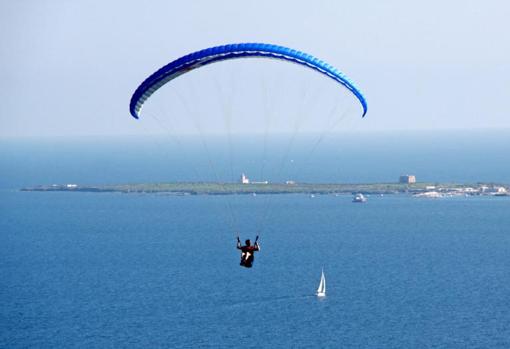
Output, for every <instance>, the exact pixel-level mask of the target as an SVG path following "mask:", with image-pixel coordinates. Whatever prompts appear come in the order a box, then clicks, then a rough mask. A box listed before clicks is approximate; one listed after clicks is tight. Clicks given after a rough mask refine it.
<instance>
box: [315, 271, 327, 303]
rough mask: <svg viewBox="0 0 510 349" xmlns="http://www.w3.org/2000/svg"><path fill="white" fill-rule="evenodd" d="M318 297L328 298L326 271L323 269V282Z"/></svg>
mask: <svg viewBox="0 0 510 349" xmlns="http://www.w3.org/2000/svg"><path fill="white" fill-rule="evenodd" d="M317 297H326V277H325V276H324V269H322V274H321V282H320V283H319V288H318V289H317Z"/></svg>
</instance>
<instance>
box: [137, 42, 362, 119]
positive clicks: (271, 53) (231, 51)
mask: <svg viewBox="0 0 510 349" xmlns="http://www.w3.org/2000/svg"><path fill="white" fill-rule="evenodd" d="M247 57H261V58H272V59H278V60H284V61H289V62H293V63H297V64H300V65H302V66H305V67H309V68H311V69H314V70H316V71H318V72H320V73H321V74H324V75H325V76H328V77H330V78H331V79H333V80H335V81H337V82H338V83H339V84H341V86H343V87H345V88H347V89H348V90H349V91H350V92H351V93H352V94H353V95H354V96H355V97H356V98H357V99H358V101H359V102H360V103H361V106H362V108H363V114H362V116H365V114H366V113H367V102H366V100H365V97H364V96H363V94H362V93H361V92H360V91H359V90H358V88H356V87H355V86H354V84H353V83H352V82H351V81H350V80H349V79H348V78H347V77H346V76H345V75H344V74H342V73H341V72H340V71H339V70H338V69H336V68H335V67H333V66H331V65H329V64H328V63H326V62H324V61H321V60H319V59H317V58H315V57H313V56H311V55H309V54H306V53H304V52H301V51H296V50H293V49H290V48H287V47H283V46H277V45H270V44H261V43H241V44H231V45H224V46H216V47H211V48H207V49H204V50H201V51H197V52H193V53H190V54H188V55H186V56H183V57H181V58H179V59H177V60H175V61H173V62H170V63H169V64H167V65H165V66H164V67H162V68H161V69H159V70H158V71H156V72H155V73H154V74H152V75H151V76H149V77H148V78H147V79H146V80H145V81H144V82H143V83H142V84H141V85H140V86H139V87H138V88H137V89H136V91H135V93H134V94H133V96H132V97H131V102H130V104H129V111H130V113H131V115H132V116H133V117H134V118H136V119H138V118H139V116H140V112H141V109H142V106H143V104H144V103H145V101H146V100H147V99H148V98H149V97H150V96H151V95H152V94H153V93H154V92H155V91H157V90H158V89H159V88H160V87H162V86H163V85H165V84H166V83H167V82H169V81H171V80H173V79H175V78H177V77H178V76H180V75H182V74H185V73H186V72H188V71H191V70H193V69H196V68H199V67H202V66H204V65H207V64H210V63H214V62H219V61H223V60H229V59H235V58H247Z"/></svg>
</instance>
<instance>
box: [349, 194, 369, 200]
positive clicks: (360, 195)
mask: <svg viewBox="0 0 510 349" xmlns="http://www.w3.org/2000/svg"><path fill="white" fill-rule="evenodd" d="M352 202H367V198H366V197H365V196H364V195H363V194H361V193H359V194H356V195H355V196H354V198H353V199H352Z"/></svg>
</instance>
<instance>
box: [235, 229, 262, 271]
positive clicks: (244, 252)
mask: <svg viewBox="0 0 510 349" xmlns="http://www.w3.org/2000/svg"><path fill="white" fill-rule="evenodd" d="M258 241H259V236H258V235H257V237H256V238H255V243H254V244H253V246H251V245H250V240H246V245H245V246H241V240H240V239H239V236H238V237H237V249H238V250H241V262H240V263H239V265H241V266H243V267H245V268H251V267H252V266H253V260H254V259H255V256H254V253H255V251H260V246H259V243H258Z"/></svg>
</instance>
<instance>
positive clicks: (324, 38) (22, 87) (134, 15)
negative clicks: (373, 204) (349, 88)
mask: <svg viewBox="0 0 510 349" xmlns="http://www.w3.org/2000/svg"><path fill="white" fill-rule="evenodd" d="M509 18H510V4H509V3H508V2H507V1H503V0H502V1H494V0H489V1H444V0H441V1H435V0H434V1H426V2H424V1H409V0H395V1H377V0H374V1H352V0H351V1H314V2H304V1H301V2H300V1H296V0H293V1H274V0H272V1H261V0H258V1H219V0H218V1H143V2H142V1H125V0H122V1H103V0H90V1H80V0H76V1H67V0H64V1H57V0H54V1H44V0H32V1H27V0H18V1H2V2H1V3H0V39H1V43H2V49H1V53H0V63H1V64H0V94H1V96H2V100H3V105H2V108H1V110H0V138H16V137H31V136H43V137H55V136H70V137H74V136H80V135H99V136H101V135H125V134H136V133H137V132H139V126H138V125H137V124H136V122H135V121H134V120H133V119H132V118H131V117H130V116H129V112H128V103H129V99H130V96H131V94H132V93H133V91H134V89H135V88H136V87H137V86H138V85H139V84H140V82H141V81H142V80H143V79H144V78H146V77H147V76H148V75H149V74H150V73H152V72H153V71H155V70H156V69H158V68H159V67H161V66H162V65H164V64H166V63H168V62H170V61H171V60H173V59H176V58H178V57H180V56H182V55H184V54H186V53H189V52H192V51H195V50H199V49H202V48H206V47H209V46H213V45H221V44H227V43H236V42H267V43H273V44H279V45H283V46H288V47H292V48H295V49H299V50H303V51H305V52H307V53H310V54H313V55H314V56H316V57H319V58H321V59H323V60H325V61H327V62H328V63H331V64H332V65H334V66H335V67H337V68H339V69H340V70H341V71H343V72H344V73H346V74H347V75H348V76H349V77H350V78H351V79H352V80H353V81H355V82H356V84H357V85H358V86H359V87H360V89H361V90H362V91H363V92H364V94H365V95H366V98H367V100H368V105H369V112H368V114H367V117H366V119H365V120H364V121H363V122H364V124H363V129H362V130H366V131H371V132H373V131H385V130H393V129H404V130H406V129H413V130H416V129H417V130H420V129H456V128H461V129H484V128H509V129H510V113H509V107H508V101H509V97H510V39H508V35H509V33H510V21H509Z"/></svg>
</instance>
